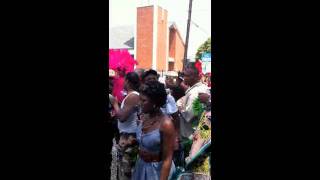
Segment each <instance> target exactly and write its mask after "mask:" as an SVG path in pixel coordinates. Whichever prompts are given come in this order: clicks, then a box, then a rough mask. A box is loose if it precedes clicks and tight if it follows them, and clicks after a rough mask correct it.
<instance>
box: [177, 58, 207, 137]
mask: <svg viewBox="0 0 320 180" xmlns="http://www.w3.org/2000/svg"><path fill="white" fill-rule="evenodd" d="M183 76H184V77H183V78H184V81H183V82H184V83H185V84H186V85H188V86H189V88H188V89H187V90H186V92H185V96H183V97H182V98H180V99H179V100H178V101H177V106H178V109H179V111H180V113H181V116H182V120H181V121H180V135H181V136H182V137H183V138H188V139H192V134H193V133H194V129H193V127H192V123H193V122H194V121H196V119H197V118H199V117H196V116H195V115H194V113H193V109H192V106H193V102H194V100H195V99H197V98H198V96H199V93H200V94H201V93H206V94H210V91H209V88H208V86H206V85H205V84H203V83H202V82H201V81H200V79H201V69H200V68H198V67H197V66H196V65H195V63H189V64H188V65H187V66H186V68H185V70H184V72H183Z"/></svg>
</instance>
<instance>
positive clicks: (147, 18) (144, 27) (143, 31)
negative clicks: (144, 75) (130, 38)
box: [136, 6, 153, 69]
mask: <svg viewBox="0 0 320 180" xmlns="http://www.w3.org/2000/svg"><path fill="white" fill-rule="evenodd" d="M152 32H153V6H147V7H139V8H138V10H137V37H136V39H137V47H136V48H137V51H136V53H137V54H136V59H137V61H138V65H137V68H144V69H149V68H151V67H152V46H153V45H152V43H153V33H152Z"/></svg>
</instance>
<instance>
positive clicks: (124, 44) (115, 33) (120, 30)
mask: <svg viewBox="0 0 320 180" xmlns="http://www.w3.org/2000/svg"><path fill="white" fill-rule="evenodd" d="M133 33H134V26H133V25H131V26H117V27H112V28H110V30H109V48H110V49H133V48H134V34H133Z"/></svg>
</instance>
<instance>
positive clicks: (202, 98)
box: [199, 93, 210, 104]
mask: <svg viewBox="0 0 320 180" xmlns="http://www.w3.org/2000/svg"><path fill="white" fill-rule="evenodd" d="M209 98H210V95H209V94H206V93H199V100H200V102H201V103H205V104H206V103H208V102H209Z"/></svg>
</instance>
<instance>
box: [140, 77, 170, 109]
mask: <svg viewBox="0 0 320 180" xmlns="http://www.w3.org/2000/svg"><path fill="white" fill-rule="evenodd" d="M140 93H141V94H143V95H145V96H147V97H148V98H149V99H150V100H151V101H152V102H153V103H154V104H155V105H156V106H157V107H163V106H164V105H165V104H166V101H167V92H166V89H165V87H164V84H162V83H160V82H159V81H150V82H147V83H145V84H144V85H142V86H141V87H140Z"/></svg>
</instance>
